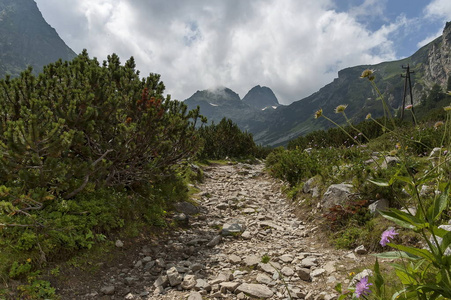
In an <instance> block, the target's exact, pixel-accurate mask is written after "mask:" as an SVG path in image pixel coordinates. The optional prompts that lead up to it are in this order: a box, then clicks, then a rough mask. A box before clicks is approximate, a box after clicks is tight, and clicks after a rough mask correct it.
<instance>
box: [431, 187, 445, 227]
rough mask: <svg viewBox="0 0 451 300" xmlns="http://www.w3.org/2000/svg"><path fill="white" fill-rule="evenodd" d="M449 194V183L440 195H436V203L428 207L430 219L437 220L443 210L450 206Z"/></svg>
mask: <svg viewBox="0 0 451 300" xmlns="http://www.w3.org/2000/svg"><path fill="white" fill-rule="evenodd" d="M448 196H449V183H448V185H447V186H446V188H445V190H444V191H443V192H442V193H441V194H440V196H438V197H435V199H434V203H433V205H432V206H431V207H429V209H428V217H429V220H430V221H434V220H437V219H438V218H439V217H440V215H441V213H442V211H443V210H444V209H445V208H446V207H447V206H448V198H449V197H448Z"/></svg>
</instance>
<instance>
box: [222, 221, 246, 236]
mask: <svg viewBox="0 0 451 300" xmlns="http://www.w3.org/2000/svg"><path fill="white" fill-rule="evenodd" d="M243 231H244V225H243V224H240V223H224V225H222V231H221V234H222V235H233V234H238V233H241V232H243Z"/></svg>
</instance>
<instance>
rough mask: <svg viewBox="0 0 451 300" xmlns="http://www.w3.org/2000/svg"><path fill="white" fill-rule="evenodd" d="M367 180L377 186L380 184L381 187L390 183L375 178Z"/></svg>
mask: <svg viewBox="0 0 451 300" xmlns="http://www.w3.org/2000/svg"><path fill="white" fill-rule="evenodd" d="M368 181H369V182H371V183H373V184H375V185H377V186H382V187H387V186H390V183H388V182H382V181H376V180H371V179H368Z"/></svg>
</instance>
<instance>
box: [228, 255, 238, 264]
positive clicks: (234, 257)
mask: <svg viewBox="0 0 451 300" xmlns="http://www.w3.org/2000/svg"><path fill="white" fill-rule="evenodd" d="M228 258H229V261H230V262H231V263H232V264H238V263H240V262H241V257H239V256H238V255H235V254H231V255H229V257H228Z"/></svg>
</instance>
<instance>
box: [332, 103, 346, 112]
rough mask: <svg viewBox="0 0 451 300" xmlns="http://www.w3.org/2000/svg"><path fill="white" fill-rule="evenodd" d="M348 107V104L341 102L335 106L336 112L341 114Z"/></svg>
mask: <svg viewBox="0 0 451 300" xmlns="http://www.w3.org/2000/svg"><path fill="white" fill-rule="evenodd" d="M346 107H348V105H347V104H340V105H338V106H337V107H336V108H335V113H336V114H339V113H342V112H344V111H345V109H346Z"/></svg>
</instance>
